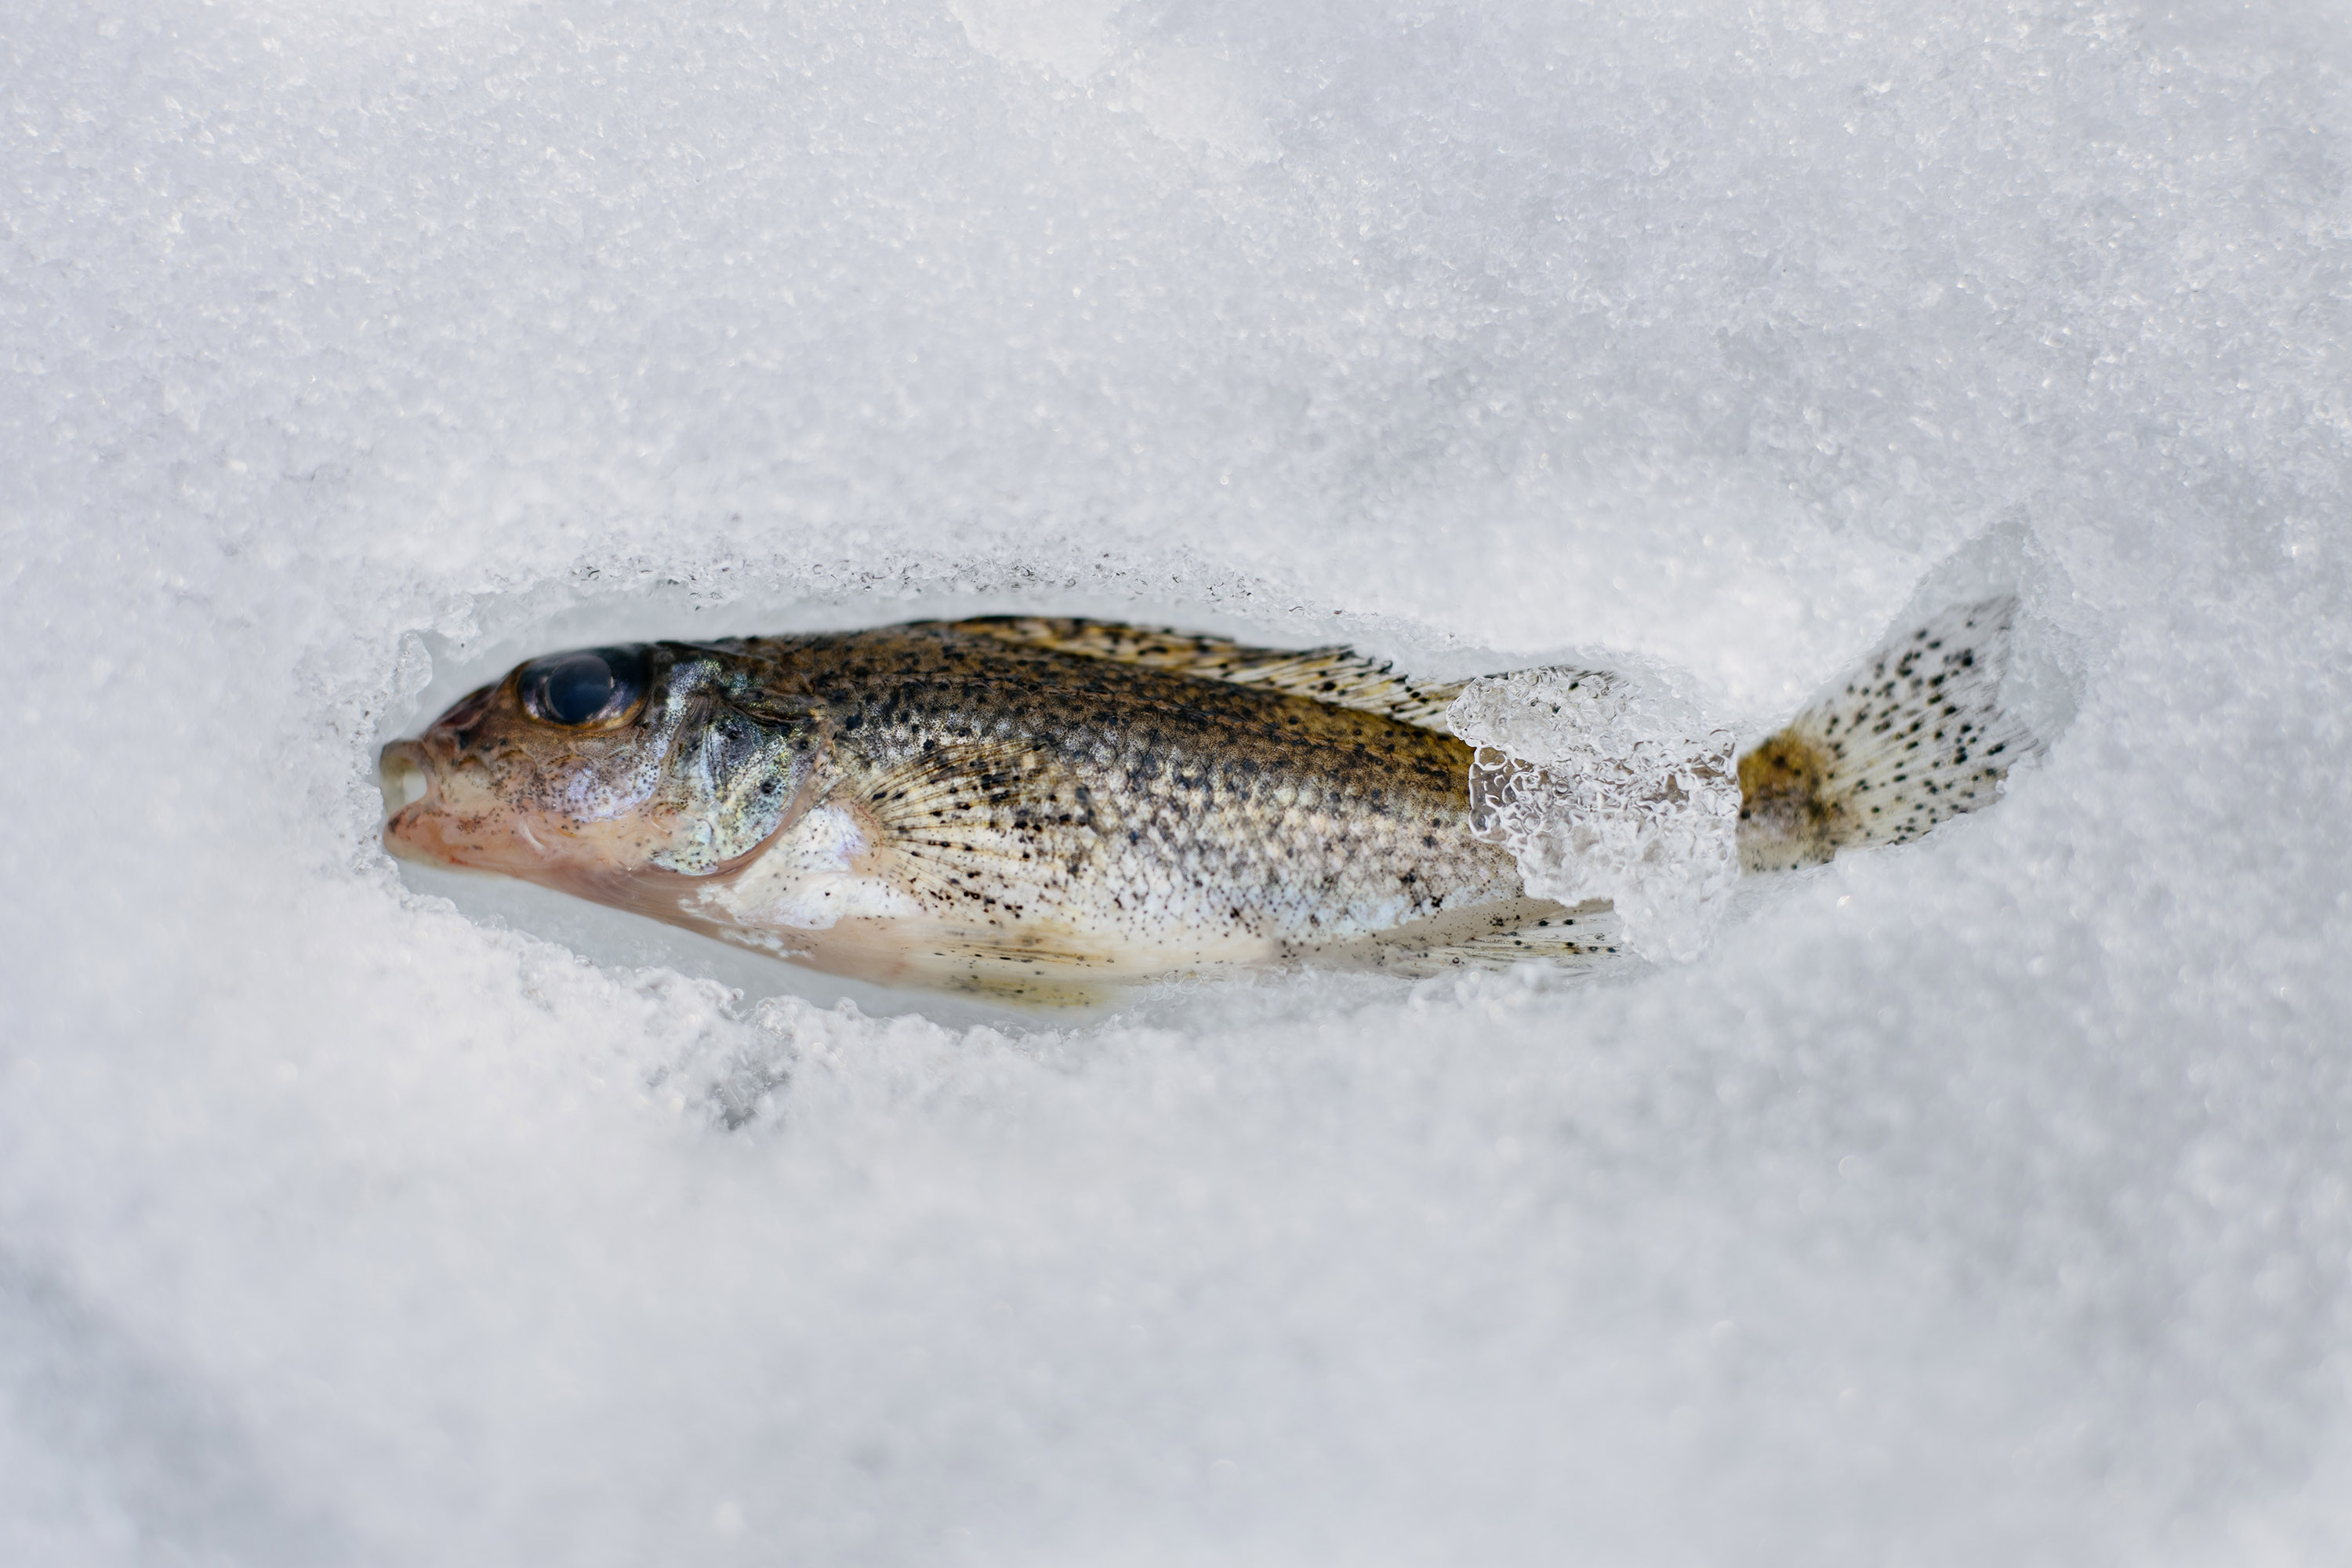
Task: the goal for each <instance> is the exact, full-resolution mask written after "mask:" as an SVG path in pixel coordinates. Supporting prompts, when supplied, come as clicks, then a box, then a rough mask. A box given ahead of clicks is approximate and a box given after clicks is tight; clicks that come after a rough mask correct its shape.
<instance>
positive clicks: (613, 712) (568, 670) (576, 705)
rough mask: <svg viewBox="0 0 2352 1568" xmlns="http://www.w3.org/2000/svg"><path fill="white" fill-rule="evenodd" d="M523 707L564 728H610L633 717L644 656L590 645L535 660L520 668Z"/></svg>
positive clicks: (517, 677) (641, 684)
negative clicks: (575, 650) (571, 651)
mask: <svg viewBox="0 0 2352 1568" xmlns="http://www.w3.org/2000/svg"><path fill="white" fill-rule="evenodd" d="M515 682H516V685H517V686H518V687H519V688H520V690H521V694H522V706H523V711H524V712H526V713H529V714H530V716H531V717H532V718H534V719H537V720H539V721H541V722H542V723H548V724H561V725H562V726H563V727H564V728H566V729H570V730H581V729H590V728H594V729H600V730H609V729H613V728H614V727H616V726H618V725H620V724H622V723H624V722H625V721H627V720H628V719H630V718H631V717H632V716H634V715H635V712H636V710H637V707H638V704H639V703H640V702H641V701H642V700H644V697H645V690H646V656H645V654H644V653H643V652H642V651H640V650H639V649H636V648H633V647H592V648H583V649H581V650H580V651H579V652H577V653H559V654H551V655H550V656H549V657H548V658H535V659H533V660H531V661H530V663H529V664H526V665H524V666H523V667H522V668H521V669H520V670H518V671H517V672H516V675H515Z"/></svg>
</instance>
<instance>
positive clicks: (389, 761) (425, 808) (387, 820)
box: [376, 741, 441, 855]
mask: <svg viewBox="0 0 2352 1568" xmlns="http://www.w3.org/2000/svg"><path fill="white" fill-rule="evenodd" d="M376 786H377V787H378V788H379V789H381V790H382V791H383V843H384V847H385V848H387V849H389V850H391V851H392V852H393V853H394V854H395V855H398V854H401V853H402V852H403V851H404V850H412V851H413V850H414V849H415V848H417V847H419V846H418V845H417V844H416V843H415V830H416V829H417V827H418V826H420V825H421V819H422V818H424V817H425V816H429V815H430V814H431V813H432V812H433V811H434V809H435V808H436V805H438V804H439V798H440V794H441V790H440V786H439V784H437V783H436V781H435V775H434V768H433V763H432V759H431V758H429V757H428V756H426V755H425V748H424V747H423V746H421V745H419V744H418V743H417V742H415V741H394V742H393V743H392V744H391V745H389V746H386V747H385V748H384V749H383V752H380V753H379V754H378V756H377V759H376Z"/></svg>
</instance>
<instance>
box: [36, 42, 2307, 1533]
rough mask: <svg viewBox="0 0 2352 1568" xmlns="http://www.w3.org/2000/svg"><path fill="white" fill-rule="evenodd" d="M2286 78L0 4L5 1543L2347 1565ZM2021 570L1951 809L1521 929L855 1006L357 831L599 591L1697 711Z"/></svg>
mask: <svg viewBox="0 0 2352 1568" xmlns="http://www.w3.org/2000/svg"><path fill="white" fill-rule="evenodd" d="M2347 64H2352V17H2347V15H2346V14H2345V12H2344V11H2343V10H2342V8H2341V7H2340V6H2331V5H2322V4H2314V5H2304V6H2297V7H2292V8H2290V7H2284V6H2270V5H2260V4H2253V5H2219V4H2217V5H2210V6H2203V7H2197V6H2186V7H2182V8H2180V9H2178V10H2166V9H2161V8H2153V9H2151V8H2141V7H2136V6H2133V5H2114V6H2093V5H2036V4H2031V3H2028V4H2020V5H1991V4H1980V3H1975V0H1962V3H1961V4H1957V5H1948V6H1922V5H1890V6H1887V7H1885V8H1883V9H1872V8H1869V7H1866V6H1862V5H1841V4H1825V3H1800V4H1789V5H1774V4H1769V3H1768V4H1766V5H1759V6H1752V7H1736V6H1731V5H1681V6H1676V5H1664V6H1659V5H1648V4H1643V0H1633V4H1612V5H1574V4H1567V3H1562V0H1540V3H1528V4H1525V5H1512V4H1508V3H1507V0H1498V3H1496V4H1495V5H1485V6H1477V7H1463V8H1455V7H1428V6H1419V5H1378V4H1354V5H1325V4H1319V3H1318V0H1297V3H1295V4H1290V5H1279V6H1265V5H1243V4H1238V3H1235V0H1200V3H1197V4H1193V5H1179V6H1168V7H1163V8H1154V7H1151V6H1147V5H1126V6H1121V5H1116V4H1114V3H1113V0H952V3H951V4H949V5H944V6H941V5H927V4H922V3H919V0H903V3H902V0H874V3H867V0H840V3H826V0H812V3H810V4H804V5H790V6H784V5H776V6H766V5H755V4H745V5H735V4H728V3H724V0H681V3H677V4H670V5H659V6H656V5H641V6H634V7H625V8H619V7H610V6H604V5H596V4H594V3H593V0H546V3H543V4H500V3H498V0H486V3H484V4H480V5H466V6H453V7H446V8H445V7H438V6H436V5H431V4H428V3H425V0H351V3H348V4H316V5H294V4H286V3H282V0H221V3H219V4H214V5H196V4H193V3H187V0H148V3H146V4H142V5H109V4H104V3H96V4H88V5H81V4H71V3H51V0H14V4H12V5H10V6H9V7H8V10H7V14H6V16H5V18H0V97H5V123H0V179H5V191H0V226H5V246H0V353H5V375H0V453H5V460H0V518H5V552H0V584H5V616H6V619H5V627H6V631H7V633H8V638H7V643H8V647H9V650H10V656H11V658H12V660H13V669H14V678H13V679H12V680H11V682H10V684H9V698H8V706H7V709H6V712H7V715H8V718H7V724H6V731H5V733H6V737H7V739H6V754H7V756H8V759H9V763H10V765H9V766H8V768H7V769H6V771H5V781H4V782H0V789H5V808H6V820H7V821H8V823H9V824H10V828H11V831H10V832H9V834H8V836H7V838H6V842H5V848H0V855H5V873H6V877H5V886H6V888H7V889H8V896H7V898H6V899H5V901H4V902H0V922H5V925H0V1009H5V1013H0V1020H4V1021H5V1026H0V1560H5V1561H6V1562H8V1563H68V1564H80V1563H99V1564H108V1563H174V1564H176V1563H289V1564H291V1563H299V1564H325V1563H397V1564H412V1563H413V1564H452V1563H490V1564H503V1563H567V1564H568V1563H582V1564H603V1563H612V1564H641V1563H751V1562H759V1563H877V1564H880V1563H960V1562H961V1563H1022V1564H1029V1563H1073V1564H1076V1563H1086V1564H1099V1563H1208V1562H1213V1563H1304V1562H1346V1563H1374V1564H1377V1563H1400V1564H1402V1563H1560V1562H1576V1563H1643V1564H1660V1563H1664V1564H1673V1563H1742V1564H1755V1563H1764V1564H1770V1563H1792V1564H1793V1563H1803V1564H1808V1565H1817V1564H1845V1563H1855V1564H1861V1563H1873V1564H1875V1563H1914V1564H1941V1563H2003V1564H2012V1563H2066V1564H2081V1563H2232V1564H2235V1563H2326V1562H2342V1561H2346V1560H2347V1557H2352V1502H2348V1501H2347V1499H2352V1379H2347V1373H2352V1296H2347V1259H2348V1258H2352V1141H2347V1112H2352V1077H2348V1076H2347V1051H2352V1046H2347V1038H2352V962H2347V958H2352V892H2347V888H2352V822H2348V821H2347V799H2352V786H2348V785H2347V778H2348V777H2352V732H2348V731H2347V713H2352V603H2347V595H2352V567H2347V557H2346V548H2345V547H2346V538H2345V535H2346V530H2347V519H2352V505H2347V501H2348V500H2352V497H2347V486H2348V485H2352V391H2347V388H2352V199H2348V198H2347V171H2352V91H2347V74H2346V73H2347ZM2008 587H2014V588H2016V589H2017V590H2018V591H2019V592H2020V593H2021V595H2022V602H2023V609H2022V613H2021V626H2020V638H2021V654H2020V658H2021V667H2024V666H2031V667H2032V669H2033V670H2038V671H2039V674H2038V675H2036V676H2035V677H2034V678H2033V681H2032V682H2029V684H2030V685H2033V686H2034V689H2035V690H2036V691H2038V692H2039V694H2040V695H2039V697H2038V698H2037V699H2036V700H2039V701H2041V702H2042V704H2044V706H2045V707H2046V708H2047V709H2048V710H2049V711H2051V712H2053V713H2056V714H2060V715H2061V716H2063V717H2064V719H2065V722H2064V723H2063V729H2062V731H2061V732H2060V733H2059V734H2058V738H2057V739H2056V741H2055V742H2054V744H2053V746H2052V747H2051V749H2050V751H2049V752H2048V753H2047V754H2046V756H2044V757H2043V758H2042V759H2041V760H2040V761H2039V762H2037V763H2034V764H2033V765H2032V766H2031V767H2029V768H2026V769H2023V770H2021V771H2020V772H2019V773H2018V774H2017V775H2015V776H2014V777H2013V778H2012V780H2011V786H2010V789H2009V792H2008V795H2007V798H2005V799H2004V800H2003V801H2002V802H2000V805H1998V806H1997V807H1996V808H1995V809H1993V810H1991V811H1990V812H1986V813H1983V814H1981V815H1979V816H1974V817H1971V818H1968V819H1965V820H1963V821H1960V822H1958V823H1955V824H1953V825H1951V826H1948V827H1946V828H1943V829H1940V830H1938V831H1937V833H1936V834H1935V835H1934V836H1933V837H1930V838H1929V839H1927V840H1926V841H1925V842H1923V843H1921V844H1918V845H1916V846H1912V847H1906V848H1903V849H1899V850H1891V851H1883V852H1874V853H1867V854H1860V855H1853V856H1849V857H1846V858H1841V859H1840V860H1838V861H1837V862H1835V863H1834V864H1832V865H1831V866H1829V867H1827V868H1822V869H1821V870H1819V871H1815V872H1810V873H1805V874H1801V875H1798V876H1794V877H1791V878H1789V879H1784V880H1780V881H1778V882H1776V883H1773V884H1770V885H1769V886H1765V885H1749V886H1746V887H1744V888H1743V889H1742V890H1741V892H1740V893H1739V895H1738V898H1737V899H1736V900H1735V901H1734V906H1733V909H1732V910H1731V913H1730V914H1729V916H1728V917H1727V919H1726V920H1725V921H1724V922H1723V924H1722V925H1721V927H1720V928H1719V930H1718V931H1717V934H1716V936H1715V939H1714V941H1713V942H1712V943H1711V945H1710V946H1709V947H1708V948H1707V949H1706V952H1704V953H1703V954H1702V955H1701V956H1700V957H1699V958H1698V959H1696V961H1695V962H1692V963H1681V964H1667V965H1660V966H1649V965H1646V964H1632V965H1629V966H1628V967H1626V968H1625V969H1624V970H1622V972H1620V973H1616V974H1615V975H1613V976H1612V977H1609V978H1604V979H1602V980H1600V981H1598V982H1595V983H1590V984H1566V983H1562V982H1559V981H1558V980H1547V979H1545V978H1543V977H1541V976H1540V975H1536V974H1531V973H1524V972H1523V973H1520V974H1517V975H1511V976H1502V977H1478V978H1473V979H1470V980H1467V981H1464V982H1462V983H1460V984H1454V983H1452V982H1446V983H1443V984H1440V983H1429V984H1423V985H1422V986H1420V987H1413V986H1409V985H1406V984H1402V983H1393V982H1387V981H1380V980H1375V979H1345V978H1333V977H1316V976H1304V977H1297V978H1291V979H1282V980H1274V981H1266V982H1262V983H1237V984H1222V985H1207V986H1192V987H1183V988H1175V989H1171V990H1170V991H1168V992H1166V993H1164V994H1157V995H1155V996H1152V997H1150V998H1148V999H1146V1000H1145V1001H1143V1002H1141V1003H1139V1004H1138V1005H1136V1006H1134V1007H1132V1008H1130V1009H1129V1010H1127V1011H1125V1012H1123V1013H1120V1014H1118V1015H1116V1016H1109V1017H1107V1018H1097V1019H1092V1020H1076V1021H1071V1020H1065V1021H1063V1022H1061V1023H1057V1024H1050V1025H1049V1026H1039V1025H1035V1024H1031V1023H1024V1022H1022V1021H1020V1020H1017V1019H1013V1018H1009V1017H1006V1016H982V1015H980V1014H978V1013H976V1012H974V1011H972V1010H970V1009H966V1010H964V1011H961V1012H959V1011H958V1010H957V1009H956V1008H955V1007H953V1006H950V1005H935V1004H930V1003H927V1002H923V1001H921V1000H920V999H910V998H906V997H892V996H887V995H883V994H872V993H868V994H862V995H861V996H859V997H858V998H857V999H856V1001H855V1002H854V1004H853V1006H852V1008H851V1009H850V1010H847V1011H843V1010H837V1009H836V1008H835V1006H834V999H835V997H837V996H839V995H842V994H845V993H843V992H842V991H840V990H838V989H835V990H828V989H826V988H825V986H824V984H822V983H820V982H816V981H814V980H810V979H807V978H805V977H800V976H796V975H795V974H794V973H793V972H791V971H787V970H782V969H779V968H775V967H773V966H761V965H760V964H759V963H758V962H757V961H756V960H755V959H754V958H752V957H751V956H749V955H743V956H727V955H717V954H715V950H710V949H709V948H708V947H707V945H706V944H698V943H694V942H690V941H688V939H685V938H681V937H674V936H672V935H670V934H668V933H666V932H648V931H646V930H645V929H643V928H641V927H639V926H637V925H635V924H633V923H631V922H626V921H619V920H618V918H617V917H612V918H610V919H606V918H605V917H604V915H603V912H602V911H596V910H587V909H586V908H585V906H569V905H566V906H560V907H559V906H558V905H556V904H555V902H554V901H553V900H547V901H544V902H532V901H530V900H527V899H523V898H521V897H520V896H519V895H518V894H516V893H514V892H513V891H511V890H509V889H499V888H497V887H487V888H486V887H484V886H482V885H479V884H475V883H470V882H468V883H465V884H464V885H462V886H457V885H456V884H457V879H454V878H453V879H444V883H446V884H448V885H446V886H445V885H444V883H435V882H434V881H433V880H432V879H430V878H428V877H424V876H418V877H415V878H412V879H407V880H404V879H403V877H402V875H400V874H398V873H396V872H395V871H394V868H393V866H392V865H391V863H390V862H388V861H387V860H386V859H385V858H384V857H383V855H382V853H381V852H380V851H379V849H378V848H377V846H376V841H375V836H374V835H375V818H376V811H377V805H376V792H375V785H374V782H373V751H374V748H375V747H376V746H377V745H378V744H379V743H380V742H382V741H383V740H385V739H387V738H390V737H391V736H393V735H395V734H398V733H400V732H402V731H404V730H409V729H413V727H414V726H415V725H416V724H417V723H418V722H420V721H422V720H423V719H424V718H425V716H426V715H427V713H428V712H429V710H434V709H436V708H437V707H438V706H440V705H441V704H442V703H444V702H446V700H448V699H449V698H450V697H452V696H454V695H455V694H456V693H457V692H458V691H461V690H462V689H464V688H465V686H466V685H467V683H468V682H470V681H473V680H477V679H483V678H484V677H486V676H487V675H488V674H490V673H493V672H495V671H497V670H499V669H500V668H504V667H505V666H506V665H508V664H509V663H510V662H512V661H513V660H515V659H517V658H521V657H523V656H525V655H526V654H530V653H533V652H540V651H544V650H546V649H548V648H551V647H562V646H565V645H566V644H571V643H580V642H595V641H609V640H614V639H618V638H621V637H635V636H641V635H647V634H653V633H668V634H680V633H696V632H702V633H712V632H721V631H723V632H751V631H761V630H779V629H786V628H788V627H792V626H815V625H833V626H848V625H859V624H874V623H878V622H883V621H887V620H891V619H895V618H900V617H904V616H913V615H919V614H935V613H950V612H954V611H958V610H962V609H968V608H1004V609H1043V610H1062V611H1070V612H1077V613H1087V612H1095V613H1104V612H1108V613H1123V614H1129V615H1137V616H1150V617H1151V618H1160V619H1171V620H1175V621H1178V622H1179V623H1181V624H1186V625H1195V626H1203V627H1206V628H1209V629H1220V630H1232V631H1242V632H1246V633H1248V634H1249V635H1251V636H1254V637H1261V638H1275V637H1282V638H1289V639H1294V640H1296V641H1297V642H1299V643H1302V644H1304V643H1309V642H1317V641H1324V640H1336V639H1342V638H1344V639H1352V640H1354V641H1356V642H1358V643H1359V644H1360V646H1362V647H1366V648H1368V649H1370V650H1373V651H1377V652H1379V653H1381V654H1382V655H1384V656H1390V657H1395V658H1399V659H1400V660H1401V661H1402V663H1403V665H1404V666H1405V667H1406V668H1412V670H1414V671H1415V672H1417V673H1423V674H1427V675H1429V676H1432V677H1436V678H1454V677H1458V676H1462V675H1466V674H1471V673H1475V672H1478V671H1481V670H1485V669H1491V668H1503V667H1508V666H1517V665H1526V664H1533V663H1565V662H1578V663H1582V664H1585V665H1587V666H1602V667H1611V668H1623V669H1626V670H1629V671H1632V672H1634V673H1636V674H1638V675H1639V676H1640V677H1641V678H1642V679H1645V680H1651V681H1655V682H1658V683H1660V684H1661V688H1662V689H1671V690H1673V691H1675V692H1676V693H1679V694H1680V696H1681V697H1682V699H1683V700H1687V701H1688V702H1689V703H1691V704H1692V705H1693V710H1694V711H1696V712H1699V713H1701V714H1702V715H1704V717H1705V719H1706V721H1707V722H1709V723H1711V724H1719V725H1721V726H1722V727H1724V728H1727V729H1731V730H1734V731H1738V732H1739V733H1740V734H1742V735H1743V736H1748V737H1751V738H1752V737H1753V736H1755V735H1758V734H1760V733H1762V732H1764V731H1765V730H1767V729H1768V728H1769V726H1770V725H1771V724H1772V723H1773V722H1775V721H1778V720H1780V719H1781V718H1785V717H1786V716H1787V715H1788V714H1789V713H1790V712H1792V711H1794V710H1795V709H1796V707H1797V705H1798V704H1799V703H1800V702H1801V700H1803V698H1804V697H1806V696H1807V695H1808V694H1809V693H1810V692H1811V691H1812V690H1813V689H1815V688H1817V687H1818V686H1820V685H1821V684H1822V683H1823V682H1825V681H1827V680H1829V679H1832V678H1834V677H1835V676H1837V675H1839V674H1840V673H1841V672H1842V671H1843V670H1844V669H1845V668H1847V667H1848V666H1849V665H1850V664H1852V663H1853V661H1854V660H1856V659H1858V658H1860V657H1861V656H1862V655H1863V653H1864V652H1865V651H1866V650H1867V649H1868V648H1869V647H1872V646H1873V644H1874V642H1875V640H1876V639H1877V638H1878V637H1879V636H1880V635H1881V634H1882V633H1884V632H1885V630H1886V629H1887V628H1888V627H1889V626H1892V625H1893V623H1894V622H1895V619H1896V617H1897V616H1898V615H1899V614H1902V613H1906V612H1907V611H1916V610H1919V609H1923V608H1927V609H1932V608H1934V607H1936V606H1937V605H1944V604H1949V603H1954V602H1958V601H1959V600H1960V599H1962V598H1963V597H1965V596H1967V595H1978V596H1981V595H1983V594H1984V593H1987V592H1995V591H2000V590H2001V589H2003V588H2008ZM2035 682H2038V684H2034V683H2035ZM453 891H454V893H455V895H456V896H457V898H459V899H461V900H464V902H463V903H462V905H461V904H457V903H452V902H451V901H449V900H448V899H447V898H445V897H444V896H443V895H444V893H445V892H453ZM526 891H527V890H526ZM730 964H732V965H734V966H735V967H729V965H730ZM730 987H740V988H741V994H740V996H738V995H737V994H735V992H734V991H732V990H730Z"/></svg>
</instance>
